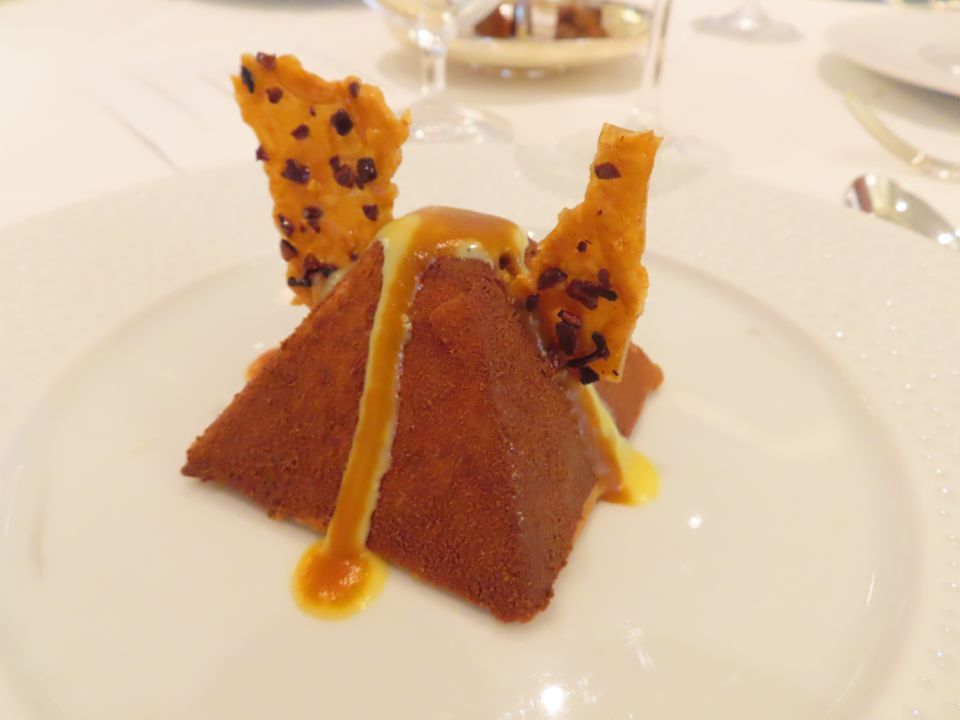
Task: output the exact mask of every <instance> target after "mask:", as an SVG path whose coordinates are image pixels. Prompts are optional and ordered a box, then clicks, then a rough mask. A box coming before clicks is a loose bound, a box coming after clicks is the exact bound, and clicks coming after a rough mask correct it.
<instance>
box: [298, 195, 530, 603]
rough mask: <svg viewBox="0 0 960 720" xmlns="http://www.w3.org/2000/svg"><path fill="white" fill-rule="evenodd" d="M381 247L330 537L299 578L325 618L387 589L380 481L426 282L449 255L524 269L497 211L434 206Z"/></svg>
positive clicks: (384, 237)
mask: <svg viewBox="0 0 960 720" xmlns="http://www.w3.org/2000/svg"><path fill="white" fill-rule="evenodd" d="M376 241H377V242H380V243H381V244H382V246H383V271H382V272H383V284H382V287H381V290H380V299H379V301H378V303H377V310H376V314H375V315H374V320H373V328H372V329H371V331H370V344H369V349H368V354H367V367H366V374H365V377H364V385H363V393H362V395H361V397H360V413H359V419H358V421H357V428H356V430H355V431H354V437H353V445H352V446H351V448H350V455H349V458H348V460H347V466H346V470H345V471H344V474H343V480H342V481H341V484H340V492H339V494H338V496H337V505H336V509H335V510H334V513H333V518H332V519H331V521H330V525H329V527H328V528H327V534H326V536H325V537H324V538H323V539H321V540H320V541H319V542H317V543H315V544H314V545H313V546H312V547H310V548H309V549H308V550H307V551H306V553H305V554H304V555H303V557H302V558H301V560H300V563H299V564H298V565H297V569H296V571H295V573H294V594H295V597H296V598H297V601H298V603H299V604H300V606H301V607H302V608H303V609H305V610H307V611H308V612H311V613H313V614H316V615H320V616H323V617H342V616H344V615H349V614H351V613H353V612H357V611H359V610H362V609H363V608H365V607H366V606H367V605H368V604H369V603H370V601H371V600H372V599H373V598H374V597H375V596H376V595H377V594H378V593H379V591H380V589H381V588H382V586H383V579H384V576H385V570H386V568H385V564H384V562H383V561H382V560H381V559H380V558H378V557H377V556H376V555H375V554H374V553H372V552H370V550H369V549H368V548H367V535H368V534H369V531H370V518H371V517H372V515H373V510H374V507H375V505H376V500H377V493H378V491H379V486H380V480H381V478H383V476H384V474H385V473H386V472H387V470H388V469H389V467H390V451H391V447H392V445H393V436H394V431H395V429H396V421H397V404H398V403H397V395H398V393H397V390H398V388H399V382H400V369H401V364H402V354H403V346H404V344H405V343H406V341H407V338H408V336H409V318H408V317H407V313H408V311H409V309H410V305H411V303H412V302H413V296H414V294H415V292H416V288H417V283H418V281H419V278H420V276H421V275H422V274H423V272H424V271H425V270H426V269H427V267H428V266H429V265H430V263H431V262H433V261H434V260H436V259H438V258H442V257H461V258H476V259H482V260H485V261H487V262H490V263H491V264H493V265H494V267H498V266H499V265H500V259H501V258H504V257H506V258H507V259H508V260H509V262H508V263H505V264H506V265H507V267H508V268H512V269H519V268H522V267H523V252H524V249H525V248H526V244H527V241H526V237H525V236H524V235H523V233H522V232H521V231H520V228H518V227H517V226H516V225H514V224H513V223H511V222H509V221H507V220H503V219H501V218H497V217H493V216H491V215H482V214H480V213H475V212H469V211H466V210H454V209H452V208H441V207H432V208H425V209H423V210H420V211H418V212H416V213H412V214H410V215H407V216H406V217H404V218H401V219H400V220H395V221H394V222H392V223H390V224H389V225H387V226H386V227H384V228H383V229H382V230H381V231H380V233H379V234H378V235H377V238H376Z"/></svg>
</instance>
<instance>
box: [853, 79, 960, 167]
mask: <svg viewBox="0 0 960 720" xmlns="http://www.w3.org/2000/svg"><path fill="white" fill-rule="evenodd" d="M843 99H844V102H846V104H847V107H848V108H849V109H850V112H852V113H853V116H854V117H855V118H856V119H857V120H859V121H860V124H861V125H863V127H864V129H866V131H867V132H869V133H870V134H871V135H872V136H873V137H874V139H875V140H876V141H877V142H878V143H880V144H881V145H883V147H885V148H886V149H887V150H889V151H890V152H892V153H893V154H894V155H896V156H897V157H898V158H900V159H901V160H905V161H906V162H908V163H910V165H912V166H913V167H915V168H917V170H920V171H921V172H924V173H926V174H927V175H932V176H933V177H935V178H939V179H941V180H951V181H953V182H960V165H958V164H957V163H953V162H950V161H949V160H944V159H942V158H938V157H934V156H933V155H929V154H928V153H925V152H924V151H923V150H920V149H919V148H917V147H915V146H913V145H911V144H910V143H908V142H907V141H906V140H904V139H903V138H902V137H900V136H899V135H897V134H896V133H895V132H893V130H891V129H890V128H889V126H887V124H886V123H884V122H883V120H881V119H880V116H879V115H877V113H876V112H875V111H874V109H873V108H872V107H870V105H868V104H867V103H866V102H864V101H863V100H862V99H861V98H859V97H858V96H856V95H854V94H853V93H850V92H848V93H845V94H844V96H843Z"/></svg>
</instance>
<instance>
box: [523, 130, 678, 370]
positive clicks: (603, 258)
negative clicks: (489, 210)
mask: <svg viewBox="0 0 960 720" xmlns="http://www.w3.org/2000/svg"><path fill="white" fill-rule="evenodd" d="M659 145H660V138H659V137H657V136H656V135H654V134H653V133H652V132H649V131H648V132H631V131H629V130H624V129H622V128H618V127H615V126H614V125H604V126H603V129H602V130H601V132H600V139H599V141H598V144H597V154H596V157H595V158H594V161H593V164H592V165H591V166H590V182H589V184H588V185H587V191H586V195H585V197H584V199H583V202H582V203H581V204H580V205H577V206H576V207H574V208H569V209H565V210H563V211H561V213H560V217H559V219H558V221H557V226H556V227H555V228H554V229H553V231H552V232H551V233H550V234H549V235H547V237H546V238H544V239H543V240H542V241H541V242H540V243H539V245H538V246H537V248H536V252H535V254H534V255H533V257H532V258H530V259H529V260H528V267H529V271H530V272H529V276H528V277H527V278H526V280H525V282H526V283H527V287H526V288H525V291H526V293H527V301H526V306H527V308H528V309H530V310H531V311H532V312H534V313H536V315H537V316H538V318H539V321H540V329H541V336H542V337H543V339H544V342H545V344H546V346H547V348H548V349H549V350H550V351H551V352H553V353H554V354H555V356H556V358H557V359H558V361H559V362H560V363H561V364H564V365H566V366H567V367H569V368H570V369H571V370H573V371H574V372H577V373H579V376H580V379H581V381H582V382H584V383H591V382H594V381H596V380H597V379H599V378H604V379H608V380H612V381H614V382H617V381H618V380H619V374H620V370H621V369H622V367H623V363H624V359H625V357H626V351H627V349H628V347H629V345H630V336H631V334H632V333H633V328H634V325H635V324H636V321H637V317H639V315H640V313H641V312H643V303H644V300H645V299H646V295H647V272H646V270H645V269H644V267H643V265H642V264H641V259H642V256H643V249H644V244H645V236H646V211H647V187H648V183H649V180H650V173H651V171H652V170H653V160H654V156H655V155H656V152H657V147H658V146H659Z"/></svg>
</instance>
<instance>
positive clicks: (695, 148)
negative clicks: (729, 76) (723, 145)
mask: <svg viewBox="0 0 960 720" xmlns="http://www.w3.org/2000/svg"><path fill="white" fill-rule="evenodd" d="M671 7H672V0H653V2H652V4H651V6H650V8H649V11H648V17H649V25H650V32H649V38H650V40H649V44H648V45H647V54H646V57H645V58H644V61H643V70H642V72H641V75H640V91H639V93H638V95H637V102H636V105H634V107H633V108H632V109H631V110H630V112H629V114H628V115H627V119H626V123H625V125H626V127H627V128H628V129H631V130H653V131H654V132H655V133H656V134H657V135H660V136H661V137H662V138H663V143H662V144H661V146H660V154H661V155H668V156H674V157H675V158H677V159H681V160H684V161H686V162H688V163H692V164H694V165H699V166H703V167H715V166H717V165H723V164H724V163H725V162H726V160H727V158H726V156H725V155H724V153H723V152H722V151H720V150H719V149H718V148H716V147H714V146H712V145H710V144H708V143H706V142H704V141H702V140H700V139H698V138H695V137H692V136H690V135H682V134H678V133H677V132H675V131H674V130H673V129H672V128H671V127H670V126H669V125H668V124H665V123H664V120H663V115H662V113H661V97H660V96H661V93H660V80H661V76H662V74H663V61H664V50H665V47H666V40H667V31H668V28H669V26H670V10H671Z"/></svg>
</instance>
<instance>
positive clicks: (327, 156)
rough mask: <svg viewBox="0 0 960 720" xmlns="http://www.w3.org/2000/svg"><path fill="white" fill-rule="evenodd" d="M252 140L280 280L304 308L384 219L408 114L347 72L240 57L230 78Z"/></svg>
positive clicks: (285, 58)
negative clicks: (331, 73)
mask: <svg viewBox="0 0 960 720" xmlns="http://www.w3.org/2000/svg"><path fill="white" fill-rule="evenodd" d="M233 85H234V94H235V97H236V99H237V103H238V104H239V106H240V111H241V113H242V115H243V119H244V121H245V122H246V123H247V124H248V125H249V126H250V127H251V128H252V129H253V131H254V132H255V133H256V136H257V139H258V141H259V143H260V144H259V146H258V148H257V152H256V157H257V159H258V160H260V161H262V162H263V167H264V171H265V172H266V173H267V176H268V177H269V179H270V193H271V195H272V196H273V202H274V213H273V219H274V223H275V224H276V227H277V231H278V232H279V234H280V241H279V245H280V254H281V256H282V257H283V259H284V260H286V262H287V284H288V285H289V286H290V288H291V289H292V290H293V291H294V293H296V296H297V299H298V300H299V301H300V302H304V303H306V304H308V305H313V304H315V303H316V302H317V301H318V300H319V298H320V297H322V294H323V290H324V284H325V283H324V280H325V279H326V278H328V277H329V276H330V275H332V274H334V273H335V272H337V271H338V270H341V269H344V268H346V267H348V266H349V265H351V264H352V263H353V262H354V261H355V260H356V258H357V257H358V256H359V255H360V253H361V252H363V250H364V249H365V248H366V247H367V246H368V245H369V244H370V242H371V241H372V240H373V237H374V236H375V235H376V233H377V231H378V230H379V229H380V228H381V227H382V226H383V225H385V224H386V223H388V222H390V220H392V219H393V202H394V200H395V199H396V196H397V186H396V185H395V184H394V183H393V181H392V178H393V175H394V173H395V172H396V170H397V167H398V166H399V165H400V159H401V152H400V146H401V145H402V144H403V142H404V141H405V140H406V139H407V134H408V126H409V118H408V116H407V115H406V114H404V115H402V116H399V117H398V116H397V115H395V114H394V113H393V111H392V110H391V109H390V108H389V106H388V105H387V103H386V101H385V100H384V97H383V93H382V92H380V90H379V88H377V87H375V86H373V85H368V84H365V83H363V82H361V81H360V79H359V78H356V77H348V78H345V79H343V80H336V81H328V80H324V79H322V78H320V77H318V76H316V75H313V74H312V73H309V72H307V71H306V70H304V69H303V67H302V66H301V65H300V62H299V60H297V59H296V58H295V57H293V56H292V55H282V56H279V57H277V56H274V55H267V54H264V53H257V54H256V55H255V56H254V55H250V54H247V55H244V56H243V57H242V59H241V66H240V73H239V75H237V76H235V77H234V78H233Z"/></svg>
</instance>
